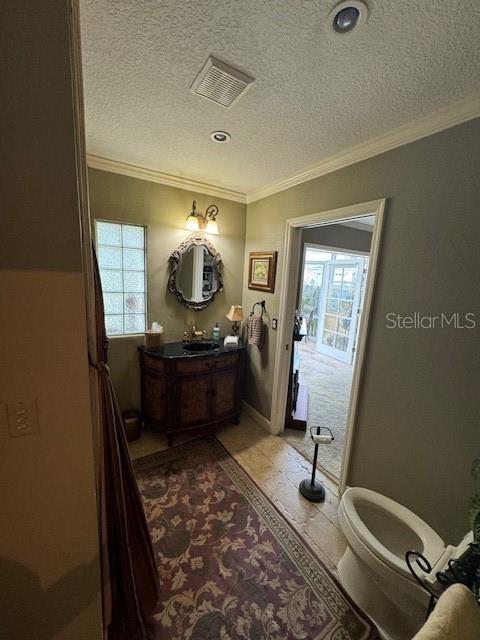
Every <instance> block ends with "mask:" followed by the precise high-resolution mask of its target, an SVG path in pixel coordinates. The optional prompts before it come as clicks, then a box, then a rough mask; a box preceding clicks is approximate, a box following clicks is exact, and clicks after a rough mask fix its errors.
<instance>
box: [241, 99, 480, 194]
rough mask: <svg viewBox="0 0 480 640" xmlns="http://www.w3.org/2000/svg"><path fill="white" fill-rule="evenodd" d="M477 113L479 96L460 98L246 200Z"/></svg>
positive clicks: (405, 141)
mask: <svg viewBox="0 0 480 640" xmlns="http://www.w3.org/2000/svg"><path fill="white" fill-rule="evenodd" d="M478 117H480V97H474V98H470V99H468V100H465V101H463V102H459V103H457V104H455V105H454V106H453V107H450V108H445V109H442V110H441V111H437V112H436V113H434V114H432V115H430V116H427V117H425V118H421V119H419V120H415V121H414V122H410V123H408V124H405V125H402V126H401V127H398V128H397V129H394V130H393V131H390V132H389V133H386V134H384V135H381V136H377V137H375V138H372V139H371V140H368V141H367V142H363V143H361V144H358V145H355V146H354V147H351V148H350V149H348V150H347V151H343V152H340V153H338V154H335V155H333V156H330V157H329V158H326V159H325V160H321V161H320V162H318V163H316V164H315V165H313V166H311V167H309V168H308V169H305V170H304V171H301V172H299V173H296V174H294V175H292V176H289V177H287V178H284V179H283V180H280V181H278V182H275V183H273V184H270V185H268V186H266V187H262V188H260V189H255V190H253V191H250V192H249V193H248V194H247V203H251V202H255V201H256V200H261V199H262V198H266V197H267V196H271V195H273V194H275V193H278V192H279V191H284V190H285V189H290V187H295V186H296V185H299V184H302V183H303V182H308V181H309V180H313V179H314V178H318V177H320V176H323V175H326V174H327V173H331V172H332V171H337V170H338V169H343V168H344V167H348V166H349V165H351V164H355V163H356V162H361V161H362V160H367V159H368V158H372V157H374V156H377V155H379V154H380V153H385V152H386V151H390V150H391V149H395V148H397V147H401V146H403V145H405V144H408V143H410V142H415V140H420V139H421V138H426V137H427V136H430V135H432V134H434V133H438V132H439V131H443V130H444V129H449V128H450V127H454V126H456V125H458V124H462V122H467V121H468V120H473V119H474V118H478Z"/></svg>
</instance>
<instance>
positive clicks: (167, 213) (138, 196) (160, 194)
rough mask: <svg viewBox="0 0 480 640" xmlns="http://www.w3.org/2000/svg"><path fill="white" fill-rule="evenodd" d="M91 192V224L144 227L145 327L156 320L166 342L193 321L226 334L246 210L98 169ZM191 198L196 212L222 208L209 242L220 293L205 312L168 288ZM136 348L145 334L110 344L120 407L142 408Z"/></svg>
mask: <svg viewBox="0 0 480 640" xmlns="http://www.w3.org/2000/svg"><path fill="white" fill-rule="evenodd" d="M89 191H90V209H91V216H92V221H93V220H94V219H95V218H98V219H103V220H116V221H120V222H133V223H136V224H143V225H146V227H147V309H148V324H149V326H150V325H151V323H152V322H153V321H154V320H156V321H158V322H160V324H162V325H163V326H164V327H165V340H166V341H167V342H175V341H176V340H181V339H182V336H183V332H184V331H185V330H187V329H188V328H189V327H191V325H192V323H195V325H196V326H197V328H198V329H202V330H203V329H205V330H206V331H207V333H208V334H209V335H211V330H212V327H213V326H214V325H215V323H216V322H218V323H219V325H220V328H221V333H222V335H225V333H227V332H228V330H229V328H230V326H231V323H230V322H229V321H228V320H227V319H226V318H225V314H226V313H227V312H228V310H229V308H230V305H232V304H241V300H242V285H243V263H244V253H245V224H246V206H245V205H244V204H240V203H238V202H232V201H230V200H223V199H222V198H217V197H213V196H206V195H202V194H198V193H192V192H190V191H185V190H183V189H176V188H174V187H167V186H164V185H160V184H156V183H154V182H148V181H146V180H138V179H137V178H130V177H128V176H123V175H118V174H115V173H109V172H106V171H100V170H98V169H90V170H89ZM193 200H196V202H197V209H198V210H199V211H200V212H203V211H205V209H206V207H207V206H208V205H209V204H212V203H214V204H216V205H217V206H218V207H219V210H220V213H219V216H218V226H219V230H220V234H219V235H218V236H209V239H210V241H211V242H213V244H214V245H215V247H216V248H217V250H218V251H219V252H220V256H221V259H222V262H223V271H222V273H223V282H224V289H223V291H222V292H221V293H219V294H218V295H217V296H216V298H215V300H214V301H213V302H212V303H211V304H210V305H209V306H208V307H207V308H206V309H205V310H203V311H189V310H187V309H186V308H185V307H184V306H183V305H181V304H180V303H179V302H178V301H177V299H176V298H175V296H174V295H173V294H172V293H171V292H170V291H168V290H167V280H168V274H169V269H168V259H169V257H170V255H171V253H172V252H173V251H174V250H175V249H176V248H177V247H178V245H179V244H180V243H181V242H183V240H185V238H186V237H187V236H188V235H189V233H190V232H189V231H187V230H186V229H185V220H186V217H187V215H188V213H189V212H190V211H191V210H192V201H193ZM140 344H143V336H135V337H114V338H112V339H111V341H110V351H109V361H110V365H111V370H112V378H113V382H114V385H115V388H116V391H117V394H118V396H119V402H120V405H121V407H122V409H126V408H139V407H140V377H139V365H138V353H137V346H138V345H140Z"/></svg>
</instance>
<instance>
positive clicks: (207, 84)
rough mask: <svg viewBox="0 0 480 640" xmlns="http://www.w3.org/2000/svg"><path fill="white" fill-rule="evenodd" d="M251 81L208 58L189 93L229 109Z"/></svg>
mask: <svg viewBox="0 0 480 640" xmlns="http://www.w3.org/2000/svg"><path fill="white" fill-rule="evenodd" d="M253 80H254V79H253V78H251V77H250V76H247V74H246V73H243V72H242V71H239V70H238V69H235V68H234V67H231V66H230V65H229V64H226V63H225V62H222V61H221V60H218V59H217V58H214V57H213V56H210V57H209V58H208V60H207V61H206V63H205V64H204V65H203V69H202V70H201V71H200V73H199V74H198V76H197V77H196V79H195V81H194V83H193V84H192V86H191V87H190V91H193V93H196V94H197V96H202V98H208V100H212V102H216V103H217V104H221V105H222V107H225V108H226V109H229V108H230V107H231V106H232V104H233V103H234V102H236V100H238V98H239V97H240V96H241V95H242V93H244V92H245V91H246V90H247V88H248V86H249V85H250V84H251V83H252V82H253Z"/></svg>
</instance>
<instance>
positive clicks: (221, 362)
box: [176, 352, 239, 374]
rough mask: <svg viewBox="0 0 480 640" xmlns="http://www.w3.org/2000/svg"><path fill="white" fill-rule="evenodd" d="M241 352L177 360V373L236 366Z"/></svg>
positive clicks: (192, 372)
mask: <svg viewBox="0 0 480 640" xmlns="http://www.w3.org/2000/svg"><path fill="white" fill-rule="evenodd" d="M238 359H239V353H238V352H236V353H228V354H226V355H221V356H217V357H215V356H209V357H208V358H199V357H195V358H192V359H190V360H178V361H177V363H176V364H177V373H182V374H195V373H207V372H208V371H218V370H219V369H225V368H227V367H235V366H237V364H238Z"/></svg>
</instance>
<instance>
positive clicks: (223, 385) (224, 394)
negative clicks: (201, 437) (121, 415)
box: [139, 347, 244, 444]
mask: <svg viewBox="0 0 480 640" xmlns="http://www.w3.org/2000/svg"><path fill="white" fill-rule="evenodd" d="M139 352H140V371H141V386H142V414H143V419H144V421H145V423H146V424H147V425H148V426H149V427H150V428H151V429H152V430H153V431H162V432H164V433H165V434H166V435H167V438H168V442H169V444H171V443H172V440H173V437H174V436H175V435H177V434H180V433H192V432H195V431H198V432H202V431H203V432H206V431H212V430H213V429H214V428H216V427H218V426H220V425H222V424H226V423H228V422H235V423H238V420H239V416H240V410H241V381H242V373H243V362H244V350H243V349H241V348H240V349H236V350H235V351H221V352H219V353H215V354H214V355H213V354H211V355H205V356H203V355H202V356H197V355H196V356H193V357H192V356H179V357H162V355H161V352H159V353H158V354H156V353H155V354H154V353H153V352H148V351H145V349H144V348H143V347H140V349H139Z"/></svg>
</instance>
